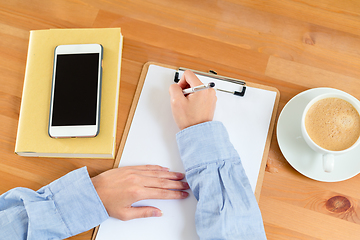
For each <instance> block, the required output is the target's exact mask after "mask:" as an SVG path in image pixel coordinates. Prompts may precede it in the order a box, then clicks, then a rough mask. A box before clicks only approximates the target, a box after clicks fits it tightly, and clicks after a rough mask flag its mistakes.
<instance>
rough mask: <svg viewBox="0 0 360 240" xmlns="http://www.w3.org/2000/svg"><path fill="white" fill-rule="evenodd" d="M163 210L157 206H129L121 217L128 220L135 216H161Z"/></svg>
mask: <svg viewBox="0 0 360 240" xmlns="http://www.w3.org/2000/svg"><path fill="white" fill-rule="evenodd" d="M161 216H162V212H161V210H160V209H158V208H155V207H129V208H126V209H124V210H123V211H122V213H121V216H119V219H121V220H123V221H128V220H131V219H135V218H147V217H161Z"/></svg>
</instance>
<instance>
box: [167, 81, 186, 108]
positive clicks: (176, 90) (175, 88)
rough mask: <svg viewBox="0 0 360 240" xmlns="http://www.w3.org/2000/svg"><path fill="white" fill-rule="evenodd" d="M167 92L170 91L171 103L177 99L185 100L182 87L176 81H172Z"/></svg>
mask: <svg viewBox="0 0 360 240" xmlns="http://www.w3.org/2000/svg"><path fill="white" fill-rule="evenodd" d="M169 93H170V100H171V103H172V104H174V103H175V102H177V101H182V100H185V96H184V94H183V92H182V88H181V87H180V86H179V85H178V84H176V83H174V84H172V85H171V86H170V88H169Z"/></svg>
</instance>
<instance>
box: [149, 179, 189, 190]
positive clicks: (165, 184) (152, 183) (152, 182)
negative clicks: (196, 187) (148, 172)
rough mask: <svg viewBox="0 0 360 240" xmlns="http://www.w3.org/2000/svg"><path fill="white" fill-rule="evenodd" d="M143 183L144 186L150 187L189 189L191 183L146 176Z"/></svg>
mask: <svg viewBox="0 0 360 240" xmlns="http://www.w3.org/2000/svg"><path fill="white" fill-rule="evenodd" d="M143 184H144V187H148V188H159V189H174V190H187V189H189V184H188V183H187V182H182V181H174V180H168V179H164V178H153V177H144V178H143Z"/></svg>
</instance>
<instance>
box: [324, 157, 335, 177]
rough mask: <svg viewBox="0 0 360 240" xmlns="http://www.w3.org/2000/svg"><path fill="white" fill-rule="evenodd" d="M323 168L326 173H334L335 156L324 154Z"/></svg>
mask: <svg viewBox="0 0 360 240" xmlns="http://www.w3.org/2000/svg"><path fill="white" fill-rule="evenodd" d="M323 168H324V171H325V172H328V173H329V172H332V170H333V169H334V155H333V154H329V153H328V154H324V155H323Z"/></svg>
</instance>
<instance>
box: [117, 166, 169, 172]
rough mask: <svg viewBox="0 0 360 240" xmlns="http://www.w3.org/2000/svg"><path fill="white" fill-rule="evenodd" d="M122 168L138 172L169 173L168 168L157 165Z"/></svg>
mask: <svg viewBox="0 0 360 240" xmlns="http://www.w3.org/2000/svg"><path fill="white" fill-rule="evenodd" d="M122 168H129V169H134V170H139V171H169V168H166V167H162V166H159V165H140V166H129V167H122Z"/></svg>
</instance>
